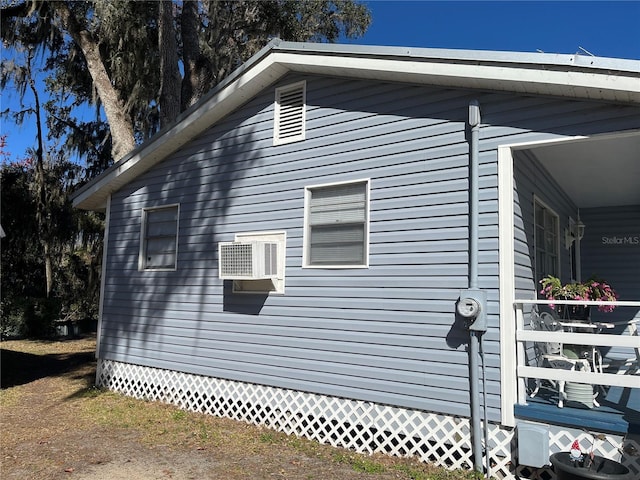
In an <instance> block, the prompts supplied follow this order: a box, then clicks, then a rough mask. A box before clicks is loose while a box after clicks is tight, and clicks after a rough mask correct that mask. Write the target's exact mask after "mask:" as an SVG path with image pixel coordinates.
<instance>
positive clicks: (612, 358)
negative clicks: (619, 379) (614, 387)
mask: <svg viewBox="0 0 640 480" xmlns="http://www.w3.org/2000/svg"><path fill="white" fill-rule="evenodd" d="M613 323H614V325H625V326H626V329H625V330H626V331H628V333H629V335H631V336H632V337H639V336H640V332H639V330H640V329H639V328H638V324H640V318H634V319H632V320H630V321H626V322H613ZM623 334H624V333H623ZM633 351H634V356H633V357H626V356H625V357H620V356H619V355H616V354H615V353H614V354H610V355H608V356H607V357H606V358H605V365H604V368H605V369H606V370H609V371H612V370H613V371H615V373H618V374H621V375H640V348H634V349H633Z"/></svg>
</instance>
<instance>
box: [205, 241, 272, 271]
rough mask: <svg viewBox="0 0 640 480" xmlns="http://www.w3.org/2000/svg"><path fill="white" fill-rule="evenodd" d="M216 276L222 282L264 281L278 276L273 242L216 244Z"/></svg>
mask: <svg viewBox="0 0 640 480" xmlns="http://www.w3.org/2000/svg"><path fill="white" fill-rule="evenodd" d="M218 276H219V278H221V279H223V280H265V279H269V278H276V277H277V276H278V244H277V243H275V242H259V241H250V242H220V243H218Z"/></svg>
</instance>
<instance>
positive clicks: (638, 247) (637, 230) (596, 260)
mask: <svg viewBox="0 0 640 480" xmlns="http://www.w3.org/2000/svg"><path fill="white" fill-rule="evenodd" d="M639 188H640V187H639ZM580 218H581V219H582V221H583V222H584V224H585V225H586V227H585V233H584V238H583V239H582V243H581V248H582V256H583V258H584V259H585V261H584V262H583V265H582V276H583V278H589V277H590V276H592V275H594V276H595V277H597V278H602V279H605V280H607V281H608V282H609V284H611V286H612V287H613V288H614V289H615V291H616V293H617V294H618V295H619V297H620V298H619V299H620V300H628V301H640V205H629V206H620V207H607V208H604V207H603V208H589V209H582V210H580ZM593 316H594V318H596V319H600V320H602V321H625V320H629V319H630V318H634V317H635V316H638V317H640V312H639V311H638V308H616V309H615V310H614V311H613V312H599V311H597V310H596V311H595V312H593Z"/></svg>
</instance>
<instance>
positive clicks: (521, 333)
mask: <svg viewBox="0 0 640 480" xmlns="http://www.w3.org/2000/svg"><path fill="white" fill-rule="evenodd" d="M551 304H553V305H578V306H600V305H614V306H615V307H616V308H625V309H626V308H629V320H631V319H632V318H634V315H636V313H637V311H638V310H640V301H618V302H595V301H574V300H555V301H548V300H519V299H518V300H515V301H514V308H515V313H516V315H515V317H516V342H517V344H516V357H517V368H516V375H517V384H518V388H517V391H518V393H517V397H518V403H519V404H520V405H524V404H526V401H527V397H528V395H527V379H542V380H555V381H569V382H574V383H586V384H591V385H602V386H605V387H607V386H608V387H613V386H615V387H626V388H640V375H637V374H636V375H621V374H618V373H616V372H612V373H599V372H593V371H592V372H584V371H572V370H562V369H554V368H544V367H538V366H534V365H532V364H531V363H532V362H531V361H529V362H528V361H527V353H526V351H527V345H526V343H528V342H530V343H529V346H532V345H533V343H534V342H541V343H545V342H550V341H551V342H559V343H563V344H573V345H584V346H587V347H588V348H591V347H596V348H598V347H613V348H616V349H623V350H624V351H625V352H629V358H633V357H634V355H635V353H634V350H635V349H640V336H632V335H629V334H626V333H625V334H609V333H577V332H552V333H550V332H543V331H535V330H531V329H530V328H529V327H528V323H529V322H528V320H529V319H528V315H529V314H528V313H525V311H524V310H525V308H526V309H527V310H530V309H531V307H532V306H533V305H551ZM634 308H635V309H636V310H635V311H634V310H633V309H634ZM635 318H638V317H635ZM550 335H552V338H551V339H550ZM605 363H606V362H605Z"/></svg>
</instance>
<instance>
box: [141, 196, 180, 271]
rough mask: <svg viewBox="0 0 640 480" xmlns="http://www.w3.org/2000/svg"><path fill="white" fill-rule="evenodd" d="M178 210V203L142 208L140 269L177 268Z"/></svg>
mask: <svg viewBox="0 0 640 480" xmlns="http://www.w3.org/2000/svg"><path fill="white" fill-rule="evenodd" d="M178 211H179V210H178V205H170V206H166V207H160V208H147V209H144V210H142V238H141V242H140V259H139V262H138V263H139V269H140V270H175V269H176V268H177V256H178V255H177V253H178Z"/></svg>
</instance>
